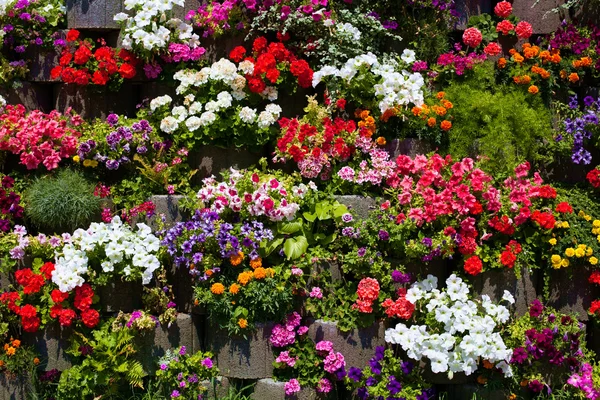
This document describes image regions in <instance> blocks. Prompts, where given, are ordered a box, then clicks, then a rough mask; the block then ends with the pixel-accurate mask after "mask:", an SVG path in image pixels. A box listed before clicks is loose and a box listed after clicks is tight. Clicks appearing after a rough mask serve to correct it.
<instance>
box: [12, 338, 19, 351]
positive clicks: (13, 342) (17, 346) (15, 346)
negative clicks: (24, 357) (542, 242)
mask: <svg viewBox="0 0 600 400" xmlns="http://www.w3.org/2000/svg"><path fill="white" fill-rule="evenodd" d="M12 345H13V347H14V348H16V349H18V348H19V346H21V341H20V340H19V339H15V340H13V341H12Z"/></svg>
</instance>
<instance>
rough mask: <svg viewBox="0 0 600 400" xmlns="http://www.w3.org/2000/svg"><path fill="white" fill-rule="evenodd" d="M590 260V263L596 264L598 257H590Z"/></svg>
mask: <svg viewBox="0 0 600 400" xmlns="http://www.w3.org/2000/svg"><path fill="white" fill-rule="evenodd" d="M588 261H589V262H590V264H592V265H596V264H598V259H597V258H596V257H590V259H589V260H588Z"/></svg>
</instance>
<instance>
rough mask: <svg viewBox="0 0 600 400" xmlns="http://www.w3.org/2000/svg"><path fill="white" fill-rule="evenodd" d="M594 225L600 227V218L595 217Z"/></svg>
mask: <svg viewBox="0 0 600 400" xmlns="http://www.w3.org/2000/svg"><path fill="white" fill-rule="evenodd" d="M592 225H593V226H594V228H600V220H598V219H595V220H594V222H592Z"/></svg>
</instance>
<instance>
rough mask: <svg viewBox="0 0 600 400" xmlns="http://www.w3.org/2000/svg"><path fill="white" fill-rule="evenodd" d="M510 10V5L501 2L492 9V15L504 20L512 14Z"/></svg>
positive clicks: (506, 2)
mask: <svg viewBox="0 0 600 400" xmlns="http://www.w3.org/2000/svg"><path fill="white" fill-rule="evenodd" d="M512 10H513V9H512V4H510V3H509V2H508V1H501V2H500V3H498V4H496V6H495V7H494V14H496V15H497V16H499V17H500V18H506V17H508V16H509V15H510V14H512Z"/></svg>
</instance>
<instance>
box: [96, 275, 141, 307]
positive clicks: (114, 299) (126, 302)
mask: <svg viewBox="0 0 600 400" xmlns="http://www.w3.org/2000/svg"><path fill="white" fill-rule="evenodd" d="M96 292H97V294H98V297H100V312H102V313H118V312H119V311H123V312H126V313H128V312H132V311H134V310H137V309H140V308H141V307H142V293H143V286H142V282H141V280H140V281H135V282H126V281H121V280H119V279H114V280H113V281H112V282H110V283H108V284H107V285H105V286H101V287H99V288H98V289H97V291H96Z"/></svg>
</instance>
